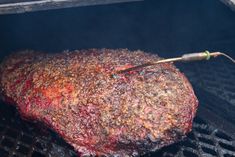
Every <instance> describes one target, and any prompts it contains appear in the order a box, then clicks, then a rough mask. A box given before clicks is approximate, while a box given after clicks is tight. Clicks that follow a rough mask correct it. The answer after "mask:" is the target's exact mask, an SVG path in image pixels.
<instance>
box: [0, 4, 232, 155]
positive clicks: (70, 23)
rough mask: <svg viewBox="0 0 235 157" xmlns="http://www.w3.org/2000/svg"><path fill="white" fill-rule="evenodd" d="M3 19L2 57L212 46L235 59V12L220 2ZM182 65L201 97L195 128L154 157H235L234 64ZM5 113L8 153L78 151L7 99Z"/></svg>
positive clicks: (170, 52) (172, 52) (3, 139)
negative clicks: (34, 52)
mask: <svg viewBox="0 0 235 157" xmlns="http://www.w3.org/2000/svg"><path fill="white" fill-rule="evenodd" d="M0 22H1V23H0V43H1V44H0V52H1V53H0V56H1V57H2V56H6V55H7V53H8V52H11V51H16V50H21V49H35V50H42V51H47V52H56V51H63V50H65V49H87V48H128V49H131V50H133V49H134V50H136V49H141V50H145V51H150V52H156V53H158V54H159V56H161V57H166V58H167V57H174V56H179V55H181V54H184V53H188V52H195V51H196V52H198V51H204V50H211V51H222V52H226V53H228V54H229V55H231V56H232V57H235V44H234V43H235V30H234V28H235V12H233V11H231V10H230V9H229V8H228V7H226V6H225V5H224V4H222V3H221V2H220V1H219V0H206V1H205V0H196V1H195V0H181V1H172V0H158V1H156V0H152V1H151V0H150V1H144V2H140V3H135V4H134V3H130V4H128V3H125V4H119V5H110V6H99V7H87V8H86V7H81V8H73V9H69V10H68V9H67V10H66V9H64V10H63V9H62V10H57V11H45V12H41V13H40V12H37V13H29V14H18V15H6V16H0ZM177 67H178V68H179V69H180V70H181V71H182V72H184V73H185V74H186V76H187V77H188V78H189V79H190V82H192V84H193V86H194V89H195V92H196V94H197V97H198V99H199V102H200V105H199V110H198V114H197V118H196V120H195V122H194V125H193V131H192V133H190V134H189V136H188V137H187V138H186V139H185V140H184V141H182V142H180V143H177V144H173V145H171V146H169V147H166V148H163V149H161V150H160V151H158V152H155V153H152V154H149V155H146V156H150V155H151V156H163V157H169V156H170V157H173V156H176V157H181V156H182V157H207V156H209V157H210V156H215V157H216V156H217V157H235V144H234V143H235V141H234V140H235V122H234V119H235V117H234V115H235V68H234V65H233V64H232V63H231V62H230V61H228V60H227V59H224V58H216V59H213V60H211V61H203V62H195V63H180V64H178V63H177ZM0 113H1V114H0V157H4V154H5V156H7V157H13V156H14V157H16V156H23V157H24V156H27V157H31V156H34V157H35V156H36V157H40V156H41V157H45V156H46V157H49V156H50V157H60V156H62V157H63V156H64V157H71V156H74V155H76V154H75V152H74V151H73V149H72V148H71V147H70V146H69V145H68V144H65V143H64V142H63V140H61V139H60V138H58V137H57V135H55V134H54V133H52V132H49V133H43V132H41V131H38V128H37V127H36V126H35V125H34V124H31V123H28V122H25V121H22V120H20V118H19V116H18V115H15V114H16V112H15V109H14V107H9V106H6V105H5V104H0ZM44 132H45V131H44ZM37 141H39V142H37ZM40 143H41V144H40ZM18 146H19V147H18ZM21 152H22V153H21ZM14 154H15V155H14Z"/></svg>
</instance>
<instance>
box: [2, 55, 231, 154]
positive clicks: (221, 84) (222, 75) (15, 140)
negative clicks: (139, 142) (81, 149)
mask: <svg viewBox="0 0 235 157" xmlns="http://www.w3.org/2000/svg"><path fill="white" fill-rule="evenodd" d="M233 66H234V65H231V64H230V63H228V62H227V60H223V59H217V60H216V61H213V60H212V61H211V62H200V63H187V66H185V64H179V65H178V67H179V68H180V69H181V71H183V72H184V73H185V74H186V75H187V76H188V78H189V79H190V81H191V82H192V83H193V84H194V85H196V88H195V89H196V93H197V94H198V98H199V100H200V107H199V111H200V110H203V107H205V108H206V109H209V110H210V111H212V113H214V114H218V115H219V116H220V117H223V116H224V115H225V116H227V118H226V117H225V120H226V121H230V122H232V123H230V124H234V123H233V121H232V120H233V119H234V118H233V117H234V115H235V109H234V107H235V106H234V104H235V89H234V87H235V86H233V84H234V80H235V69H234V67H233ZM192 69H193V70H192ZM197 87H200V89H203V90H205V91H207V92H208V93H207V94H205V93H203V92H202V91H201V90H199V92H197ZM216 97H218V98H219V99H218V100H217V99H216ZM222 100H224V101H222ZM218 110H219V111H218ZM217 111H218V112H217ZM0 113H1V114H0V156H1V157H75V156H77V155H76V153H75V152H74V151H73V148H72V147H71V146H69V145H68V144H66V143H65V142H64V141H63V139H61V138H60V137H58V135H56V134H55V133H54V132H52V131H48V130H47V129H38V124H37V125H35V124H32V123H30V122H26V121H23V120H21V119H20V117H19V115H18V112H17V111H16V109H15V107H13V106H8V105H5V104H0ZM204 115H205V114H204ZM206 116H208V117H206ZM205 118H206V119H210V118H211V119H212V121H217V120H216V119H213V117H209V115H205V116H204V117H202V116H201V115H200V114H198V117H196V118H195V120H194V124H193V131H192V132H191V133H190V134H189V135H188V136H187V137H186V138H185V139H184V140H183V141H181V142H179V143H176V144H173V145H171V146H168V147H165V148H163V149H161V150H159V151H157V152H153V153H150V154H147V155H145V157H149V156H162V157H235V139H234V136H230V135H231V134H227V133H225V132H224V131H225V130H224V129H222V130H223V131H222V130H220V129H221V128H220V129H218V128H219V126H218V125H214V124H211V123H208V121H204V120H202V119H205ZM206 119H205V120H206ZM221 123H222V121H221ZM221 123H220V122H219V125H220V124H221ZM217 124H218V123H217ZM223 125H224V126H226V125H225V124H224V123H223ZM215 126H217V127H215ZM41 128H43V127H41ZM232 131H233V130H232ZM233 132H234V131H233Z"/></svg>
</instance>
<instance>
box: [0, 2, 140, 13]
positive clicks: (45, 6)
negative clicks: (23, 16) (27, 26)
mask: <svg viewBox="0 0 235 157" xmlns="http://www.w3.org/2000/svg"><path fill="white" fill-rule="evenodd" d="M133 1H141V0H20V1H18V0H10V1H5V0H0V14H16V13H24V12H32V11H39V10H49V9H59V8H71V7H79V6H90V5H101V4H102V5H103V4H112V3H123V2H133Z"/></svg>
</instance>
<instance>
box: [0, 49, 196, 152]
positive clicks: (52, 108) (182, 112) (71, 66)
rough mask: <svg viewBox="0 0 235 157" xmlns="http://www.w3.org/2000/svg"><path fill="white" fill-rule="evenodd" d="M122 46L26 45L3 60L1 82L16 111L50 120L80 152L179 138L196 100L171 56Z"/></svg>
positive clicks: (143, 146) (134, 148)
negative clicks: (41, 48)
mask: <svg viewBox="0 0 235 157" xmlns="http://www.w3.org/2000/svg"><path fill="white" fill-rule="evenodd" d="M159 59H160V58H159V57H158V56H157V55H154V54H150V53H145V52H142V51H128V50H127V49H118V50H110V49H100V50H97V49H90V50H80V51H72V52H68V51H66V52H62V53H57V54H45V53H40V52H34V51H23V52H19V53H15V54H12V55H10V56H8V57H6V58H5V59H4V61H3V62H2V63H1V67H0V68H1V69H0V72H1V74H0V75H1V77H0V81H1V82H0V88H1V93H2V97H3V99H4V100H5V101H6V102H10V103H12V104H15V105H16V107H17V108H18V110H19V112H20V114H21V116H22V117H23V118H25V119H27V120H32V121H38V122H42V123H44V124H45V125H46V126H48V127H50V128H52V129H53V130H54V131H55V132H57V133H58V134H59V135H60V136H62V137H63V138H64V139H65V140H66V141H67V142H68V143H69V144H71V145H72V146H73V147H74V149H75V150H76V151H77V152H79V153H81V155H83V156H86V155H92V156H95V155H97V156H101V155H105V156H138V155H142V154H145V153H147V152H149V151H154V150H157V149H160V148H162V147H163V146H166V145H169V144H172V143H174V142H176V141H178V140H180V139H182V138H183V137H184V136H185V135H186V134H187V133H188V132H190V130H191V128H192V121H193V118H194V116H195V114H196V110H197V106H198V101H197V98H196V96H195V94H194V92H193V89H192V86H191V85H190V83H189V81H188V80H187V78H186V77H185V76H184V75H183V74H182V73H181V72H180V71H179V70H178V69H177V68H175V66H174V65H173V64H171V63H162V64H159V65H154V66H150V67H145V68H142V69H136V70H134V71H130V72H128V73H123V74H115V72H116V71H117V70H122V69H125V68H127V67H132V66H134V65H139V64H141V63H146V62H150V61H156V60H159Z"/></svg>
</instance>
